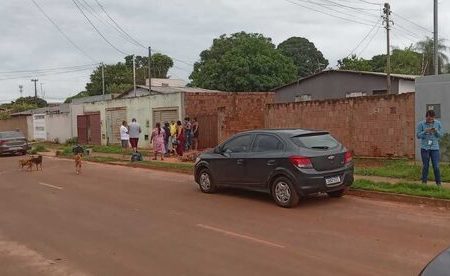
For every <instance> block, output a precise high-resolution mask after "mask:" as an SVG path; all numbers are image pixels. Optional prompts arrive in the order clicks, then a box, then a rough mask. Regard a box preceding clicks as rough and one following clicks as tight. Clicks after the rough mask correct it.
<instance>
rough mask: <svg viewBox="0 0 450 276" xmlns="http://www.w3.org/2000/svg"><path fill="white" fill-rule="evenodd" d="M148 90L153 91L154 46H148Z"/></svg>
mask: <svg viewBox="0 0 450 276" xmlns="http://www.w3.org/2000/svg"><path fill="white" fill-rule="evenodd" d="M148 92H149V93H152V47H148Z"/></svg>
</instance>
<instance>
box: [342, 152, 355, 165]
mask: <svg viewBox="0 0 450 276" xmlns="http://www.w3.org/2000/svg"><path fill="white" fill-rule="evenodd" d="M344 160H345V164H349V163H351V162H352V161H353V154H352V152H350V151H347V152H346V153H345V156H344Z"/></svg>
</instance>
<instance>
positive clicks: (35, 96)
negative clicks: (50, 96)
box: [31, 79, 39, 99]
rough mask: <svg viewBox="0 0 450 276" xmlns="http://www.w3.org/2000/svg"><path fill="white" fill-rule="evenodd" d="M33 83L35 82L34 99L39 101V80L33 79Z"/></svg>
mask: <svg viewBox="0 0 450 276" xmlns="http://www.w3.org/2000/svg"><path fill="white" fill-rule="evenodd" d="M31 81H32V82H34V99H37V82H38V81H39V80H38V79H31Z"/></svg>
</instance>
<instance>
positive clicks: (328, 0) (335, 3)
mask: <svg viewBox="0 0 450 276" xmlns="http://www.w3.org/2000/svg"><path fill="white" fill-rule="evenodd" d="M323 1H326V2H328V3H332V4H334V5H335V6H339V7H343V8H347V9H351V10H356V11H379V10H380V9H372V8H371V9H367V8H361V7H353V6H348V5H345V4H342V3H339V2H335V1H332V0H323ZM367 14H368V13H367Z"/></svg>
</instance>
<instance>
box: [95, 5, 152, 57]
mask: <svg viewBox="0 0 450 276" xmlns="http://www.w3.org/2000/svg"><path fill="white" fill-rule="evenodd" d="M95 2H96V3H97V5H98V6H99V7H100V9H101V10H102V11H103V13H104V14H105V15H106V16H107V17H108V18H109V20H111V21H112V22H113V24H114V25H115V26H116V27H117V29H118V30H120V31H121V32H122V33H123V34H124V35H125V36H127V37H128V38H129V39H130V40H132V41H133V42H134V43H135V44H137V46H141V47H143V48H147V47H145V46H144V45H143V44H142V43H140V42H139V41H137V40H136V39H135V38H134V37H132V36H131V35H130V34H129V33H127V32H126V31H125V30H124V29H123V28H122V27H121V26H120V25H119V24H118V23H117V21H116V20H114V18H112V16H111V15H110V14H109V13H108V11H107V10H106V9H105V7H103V5H102V4H101V3H100V1H98V0H95Z"/></svg>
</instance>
